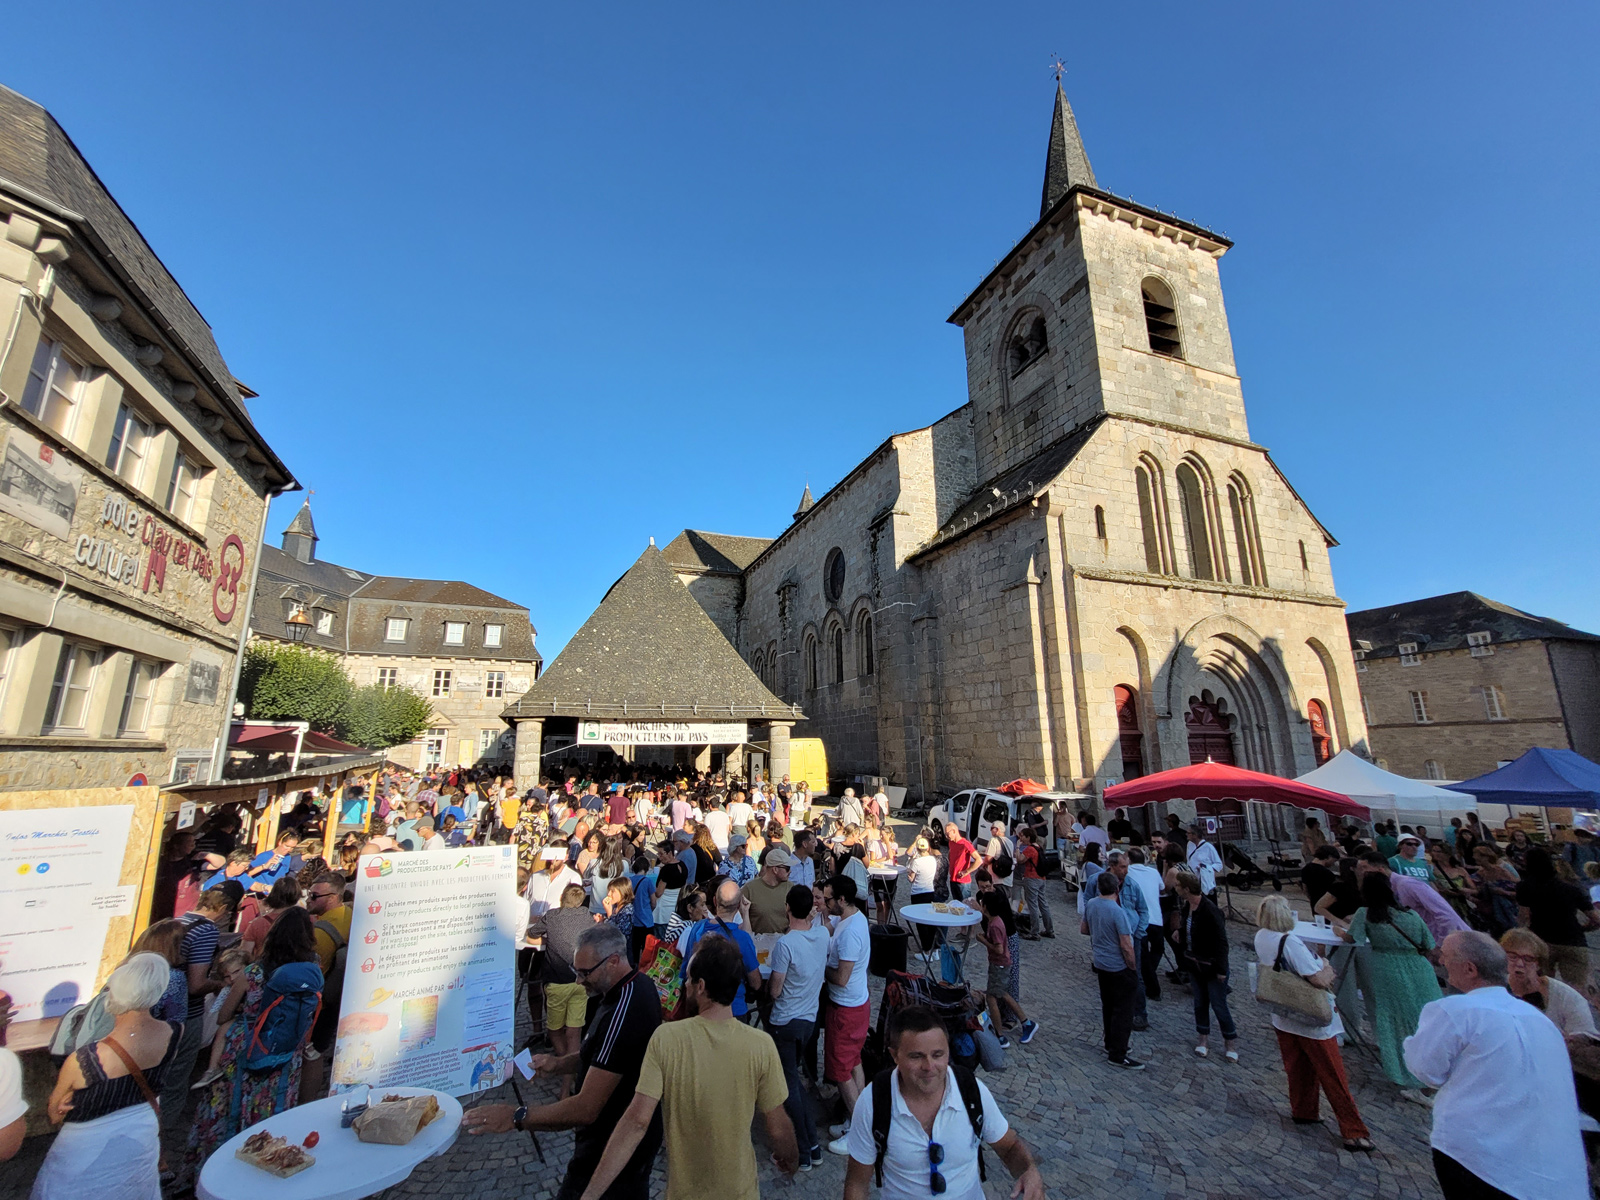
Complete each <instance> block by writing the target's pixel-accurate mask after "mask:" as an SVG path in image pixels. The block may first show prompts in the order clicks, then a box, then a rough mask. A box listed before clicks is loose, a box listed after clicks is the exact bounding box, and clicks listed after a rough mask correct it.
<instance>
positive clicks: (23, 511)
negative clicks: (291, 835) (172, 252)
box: [0, 89, 295, 790]
mask: <svg viewBox="0 0 1600 1200" xmlns="http://www.w3.org/2000/svg"><path fill="white" fill-rule="evenodd" d="M36 154H42V155H43V156H44V158H45V160H47V161H48V162H49V163H50V164H51V165H50V167H49V169H48V170H47V169H46V167H45V161H41V160H37V159H35V158H34V157H33V156H34V155H36ZM0 180H14V181H20V182H21V183H23V184H25V186H19V187H17V188H15V189H13V188H11V187H9V186H8V184H7V183H5V182H0V235H3V237H0V311H3V313H4V314H5V315H4V318H3V320H4V322H5V325H6V327H7V329H8V331H9V332H8V340H7V341H6V342H5V343H4V357H3V358H0V393H3V399H4V404H3V406H0V439H3V446H0V671H3V675H4V678H3V682H0V749H3V751H4V752H3V754H0V789H8V790H9V789H37V788H58V787H97V786H113V785H115V786H120V785H124V784H127V783H128V782H129V781H130V779H133V778H134V777H135V776H143V777H144V779H145V781H147V782H149V783H152V784H160V783H166V782H170V781H174V780H182V779H192V778H200V779H205V778H209V777H211V774H212V771H213V769H214V768H215V767H216V766H217V765H218V763H219V762H220V753H221V750H220V746H221V742H222V739H224V738H225V735H226V732H227V727H228V717H229V709H230V706H231V703H232V698H233V684H234V679H235V664H236V661H237V656H238V652H239V649H240V647H241V645H242V642H243V637H244V630H245V627H246V624H247V622H246V619H245V611H244V610H245V609H246V608H247V607H248V603H249V596H250V591H251V588H252V586H253V583H254V580H255V573H256V569H257V566H258V556H257V554H256V552H255V551H256V547H257V546H258V545H259V542H260V536H261V527H262V522H263V520H264V519H265V513H266V508H267V503H268V500H269V499H270V497H271V496H272V495H273V494H276V493H277V492H279V491H283V490H286V489H288V488H290V487H293V486H295V485H294V480H293V477H292V476H291V475H290V474H289V472H288V470H287V469H286V468H285V467H284V466H283V464H282V463H281V462H280V461H279V460H278V458H277V456H276V455H275V454H274V453H273V452H272V450H271V448H270V447H269V446H268V445H267V444H266V442H265V441H264V440H263V439H262V437H261V435H260V434H259V433H258V432H257V431H256V429H255V427H254V425H253V424H252V423H251V421H250V418H249V414H248V412H247V411H246V409H245V405H244V395H243V394H241V391H240V389H239V387H238V385H237V384H236V383H235V382H234V380H233V379H232V376H231V374H230V373H229V372H228V371H227V370H226V366H225V364H224V363H223V362H222V359H221V356H220V354H219V352H218V350H217V348H216V345H215V342H214V341H213V340H212V339H211V334H210V330H209V329H208V328H207V327H206V326H205V323H204V321H203V320H201V319H200V317H199V314H198V313H196V312H195V311H194V309H193V307H192V306H191V305H190V304H189V302H188V300H187V298H186V297H184V295H183V293H182V290H181V288H179V286H178V284H177V283H176V281H174V280H173V279H172V278H171V276H170V275H168V274H167V273H166V271H165V268H164V267H162V266H161V264H160V261H159V260H158V259H156V258H155V256H154V254H153V253H152V252H151V251H150V249H149V247H148V246H147V245H146V244H145V243H144V241H143V239H142V238H141V237H140V236H139V234H138V231H137V230H136V229H134V227H133V226H132V224H131V223H129V221H128V219H127V217H126V216H125V215H123V214H122V212H121V210H120V209H119V208H117V206H116V205H115V202H114V201H113V200H112V199H111V198H110V196H109V195H107V194H106V193H105V191H104V188H103V187H102V186H101V185H100V184H99V181H98V179H96V178H95V177H94V176H93V173H92V171H90V170H89V168H88V166H87V164H86V163H84V162H83V161H82V159H81V158H80V157H79V156H78V155H77V152H76V150H75V149H74V148H73V147H72V145H71V142H70V141H69V140H68V139H67V138H66V135H65V134H64V133H63V132H62V131H61V130H60V128H59V126H57V125H56V124H55V122H54V121H53V120H52V119H51V118H50V117H49V114H47V113H45V112H44V110H42V109H40V108H38V107H37V106H36V105H33V104H31V103H30V102H29V101H27V100H25V99H23V98H22V97H20V96H17V95H16V94H15V93H11V92H7V91H5V90H4V89H0Z"/></svg>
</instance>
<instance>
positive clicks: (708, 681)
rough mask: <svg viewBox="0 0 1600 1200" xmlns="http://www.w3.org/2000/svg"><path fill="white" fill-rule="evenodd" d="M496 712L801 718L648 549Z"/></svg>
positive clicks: (657, 554)
mask: <svg viewBox="0 0 1600 1200" xmlns="http://www.w3.org/2000/svg"><path fill="white" fill-rule="evenodd" d="M738 540H741V541H760V540H761V539H759V538H743V539H738ZM501 716H503V717H505V718H506V719H507V720H512V719H514V718H517V717H541V716H542V717H549V716H564V717H584V716H593V717H597V718H598V717H605V718H608V719H612V720H616V719H627V718H635V719H638V720H650V719H651V718H652V717H654V718H655V719H657V720H660V719H671V720H680V721H681V720H692V719H695V718H699V719H702V720H711V719H715V718H720V719H723V720H728V719H750V718H759V717H763V716H768V717H781V718H783V719H785V720H798V719H800V718H802V717H803V716H804V714H803V713H802V712H801V710H800V708H799V706H798V705H791V704H786V703H784V702H783V701H782V700H780V699H778V697H776V696H774V695H773V694H772V693H771V692H770V691H768V690H767V688H766V685H765V684H763V683H762V682H761V680H760V679H759V678H758V677H757V676H756V673H755V672H754V671H752V670H751V669H750V666H749V664H747V663H746V662H745V661H744V659H742V658H740V657H739V652H738V651H737V650H735V649H734V648H733V646H732V645H731V644H730V643H729V642H728V639H727V638H726V637H724V636H723V634H722V631H721V630H720V629H718V628H717V627H716V626H715V625H713V624H712V623H711V618H710V617H708V616H707V615H706V612H705V609H703V608H701V607H700V605H699V603H698V602H697V601H696V600H695V599H694V597H693V596H691V595H690V594H689V589H688V588H686V587H684V586H683V584H682V583H681V582H679V580H678V577H677V576H676V575H675V574H673V570H672V567H671V566H670V565H669V564H668V562H667V559H666V556H665V555H664V554H663V553H662V551H660V550H658V549H657V548H656V547H655V546H651V547H649V548H648V549H647V550H645V552H644V553H643V554H641V555H640V556H639V559H638V561H637V562H635V563H634V564H633V566H631V567H629V568H628V570H627V573H626V574H624V575H623V576H622V578H621V579H619V580H617V582H616V583H614V584H612V585H611V590H610V591H608V592H607V593H606V594H605V597H604V599H602V600H601V601H600V606H599V607H598V608H596V609H595V610H594V612H593V613H591V614H590V616H589V619H588V620H587V621H585V622H584V623H583V628H582V629H580V630H578V632H577V633H575V634H574V635H573V637H572V640H571V641H570V642H568V643H567V645H566V647H565V648H564V649H563V650H562V651H561V653H560V654H558V655H556V659H555V661H554V662H553V663H551V664H550V666H549V669H548V670H546V671H545V672H544V674H543V675H541V676H540V677H539V679H538V682H536V683H535V684H534V685H533V686H532V687H531V688H529V689H528V690H527V691H526V692H525V693H523V695H522V696H520V697H519V698H518V699H517V700H515V701H513V702H512V703H511V704H508V705H507V706H506V707H505V710H504V711H503V712H502V713H501Z"/></svg>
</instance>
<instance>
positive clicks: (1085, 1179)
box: [390, 882, 1440, 1200]
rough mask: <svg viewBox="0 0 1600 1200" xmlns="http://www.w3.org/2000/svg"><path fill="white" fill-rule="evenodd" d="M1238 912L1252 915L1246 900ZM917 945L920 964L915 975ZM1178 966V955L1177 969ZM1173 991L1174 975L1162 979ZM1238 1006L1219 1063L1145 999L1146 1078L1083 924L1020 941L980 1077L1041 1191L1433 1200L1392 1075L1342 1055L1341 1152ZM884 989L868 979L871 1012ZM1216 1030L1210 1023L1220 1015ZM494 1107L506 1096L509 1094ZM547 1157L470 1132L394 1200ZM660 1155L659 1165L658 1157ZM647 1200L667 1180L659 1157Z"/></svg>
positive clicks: (1003, 1184)
mask: <svg viewBox="0 0 1600 1200" xmlns="http://www.w3.org/2000/svg"><path fill="white" fill-rule="evenodd" d="M1048 886H1049V887H1050V889H1051V891H1050V899H1051V900H1052V901H1053V902H1055V903H1054V907H1055V908H1056V909H1057V911H1061V910H1066V911H1067V912H1069V913H1070V912H1072V901H1071V900H1070V899H1062V896H1063V893H1062V885H1061V884H1060V883H1059V882H1052V883H1050V884H1049V885H1048ZM1242 907H1244V908H1245V909H1247V910H1253V909H1254V902H1253V900H1248V899H1247V900H1245V902H1244V903H1243V905H1242ZM1229 932H1230V934H1231V935H1232V938H1231V940H1232V942H1233V944H1234V947H1235V951H1234V958H1233V962H1234V964H1235V967H1236V969H1238V970H1239V972H1240V974H1239V978H1240V981H1241V983H1242V981H1243V979H1244V978H1245V976H1244V974H1243V971H1242V965H1243V963H1245V962H1247V961H1249V960H1250V959H1252V958H1253V957H1254V952H1253V951H1252V950H1248V949H1240V947H1242V946H1244V945H1246V944H1247V943H1248V942H1249V941H1250V939H1251V937H1252V936H1253V934H1254V927H1253V926H1246V925H1242V924H1231V925H1230V926H1229ZM919 964H920V959H919V958H917V957H916V956H915V953H914V952H913V963H912V964H911V966H912V969H913V970H917V969H920V966H919ZM1169 965H1170V960H1169ZM967 968H968V971H967V975H968V980H969V982H972V983H974V984H976V985H979V986H981V984H982V982H983V970H984V967H983V960H982V948H981V947H978V946H975V947H974V949H973V951H972V952H970V953H969V954H968V956H967ZM1163 982H1165V981H1163ZM1239 986H1240V985H1239V984H1236V991H1235V993H1234V995H1233V997H1232V1000H1233V1004H1232V1008H1233V1012H1234V1016H1235V1019H1236V1021H1237V1022H1238V1025H1239V1031H1240V1038H1241V1042H1240V1062H1239V1064H1238V1065H1237V1066H1229V1065H1225V1064H1224V1063H1223V1062H1222V1061H1221V1053H1220V1049H1221V1038H1220V1036H1219V1035H1217V1034H1216V1033H1215V1032H1213V1041H1214V1044H1215V1045H1216V1047H1217V1049H1216V1051H1215V1052H1214V1056H1213V1057H1212V1058H1211V1059H1208V1060H1201V1059H1198V1058H1196V1057H1195V1056H1194V1054H1193V1053H1192V1050H1193V1047H1194V1013H1193V1010H1192V1008H1191V1006H1190V999H1189V994H1188V991H1187V989H1184V988H1174V987H1171V986H1166V987H1165V990H1164V991H1163V993H1162V996H1163V998H1162V999H1161V1000H1160V1001H1159V1002H1153V1003H1151V1005H1150V1030H1149V1032H1147V1033H1138V1034H1135V1035H1134V1045H1133V1053H1134V1056H1135V1057H1136V1058H1139V1059H1141V1060H1143V1061H1146V1062H1148V1063H1149V1069H1148V1070H1145V1071H1143V1072H1138V1073H1129V1072H1124V1071H1121V1070H1119V1069H1117V1068H1114V1067H1111V1066H1109V1065H1107V1063H1106V1061H1105V1054H1104V1052H1103V1050H1102V1049H1101V1036H1100V999H1099V990H1098V988H1097V987H1096V984H1095V981H1094V977H1093V975H1092V974H1091V972H1090V968H1089V953H1088V939H1087V938H1083V937H1080V936H1079V934H1078V932H1077V925H1076V919H1075V918H1074V919H1073V920H1072V921H1071V922H1070V924H1069V923H1068V922H1066V921H1063V922H1062V923H1061V925H1060V926H1058V929H1057V937H1056V940H1054V941H1039V942H1024V943H1023V970H1022V996H1023V1005H1024V1007H1025V1008H1026V1009H1027V1011H1028V1013H1029V1015H1030V1016H1032V1017H1035V1018H1037V1019H1038V1020H1039V1021H1040V1022H1041V1024H1042V1026H1043V1027H1042V1028H1041V1030H1040V1031H1039V1034H1038V1036H1036V1037H1035V1038H1034V1040H1033V1041H1032V1042H1031V1043H1030V1044H1028V1045H1027V1046H1021V1045H1014V1046H1013V1047H1012V1049H1011V1051H1010V1052H1009V1054H1008V1055H1007V1059H1008V1062H1007V1068H1006V1070H1004V1071H1001V1072H995V1073H989V1072H980V1073H979V1075H980V1078H982V1079H983V1080H984V1081H985V1082H986V1083H987V1084H988V1086H989V1087H990V1088H991V1089H992V1090H993V1092H994V1094H995V1097H996V1099H997V1100H998V1101H999V1103H1000V1106H1001V1108H1002V1109H1003V1110H1004V1112H1005V1114H1006V1116H1007V1117H1008V1119H1009V1120H1010V1121H1011V1122H1012V1124H1013V1125H1014V1127H1015V1128H1016V1129H1017V1130H1018V1132H1019V1133H1020V1134H1021V1136H1022V1137H1023V1138H1025V1139H1026V1140H1027V1142H1028V1144H1029V1145H1030V1146H1032V1147H1033V1151H1034V1155H1035V1157H1036V1158H1037V1159H1038V1160H1039V1162H1040V1165H1041V1170H1042V1171H1043V1174H1044V1180H1045V1187H1046V1191H1047V1193H1048V1194H1049V1195H1050V1196H1051V1197H1052V1198H1056V1200H1075V1198H1077V1197H1095V1198H1099V1197H1106V1198H1107V1200H1111V1198H1114V1200H1147V1198H1158V1200H1179V1198H1180V1197H1184V1198H1190V1197H1193V1198H1201V1197H1203V1198H1205V1200H1257V1198H1259V1200H1267V1198H1269V1197H1270V1198H1272V1200H1289V1198H1292V1197H1313V1196H1314V1197H1318V1198H1319V1200H1325V1198H1326V1197H1330V1196H1350V1197H1378V1196H1381V1197H1385V1198H1396V1200H1398V1198H1410V1197H1430V1198H1431V1197H1437V1196H1438V1195H1439V1194H1440V1193H1439V1189H1438V1186H1437V1184H1436V1183H1435V1181H1434V1176H1433V1166H1432V1161H1431V1158H1430V1152H1429V1149H1428V1129H1429V1120H1430V1113H1429V1111H1428V1110H1426V1109H1423V1108H1420V1107H1418V1106H1417V1105H1415V1104H1411V1103H1409V1102H1407V1101H1405V1100H1402V1099H1400V1098H1399V1095H1398V1093H1397V1090H1396V1089H1395V1088H1394V1087H1393V1086H1392V1085H1391V1084H1390V1083H1388V1081H1387V1080H1385V1079H1384V1078H1383V1075H1382V1073H1381V1071H1380V1070H1379V1069H1378V1063H1377V1057H1376V1054H1375V1053H1373V1052H1370V1051H1366V1050H1363V1049H1361V1048H1359V1047H1347V1048H1346V1050H1345V1066H1346V1069H1347V1071H1348V1072H1349V1075H1350V1081H1351V1086H1352V1088H1353V1090H1354V1093H1355V1097H1356V1103H1357V1104H1358V1105H1359V1107H1360V1109H1361V1114H1362V1117H1363V1119H1364V1120H1365V1121H1366V1122H1367V1125H1368V1126H1369V1127H1370V1128H1371V1130H1372V1138H1373V1141H1374V1142H1376V1143H1377V1146H1378V1150H1377V1153H1376V1154H1371V1155H1361V1154H1350V1153H1347V1152H1346V1151H1344V1150H1343V1149H1341V1147H1340V1143H1339V1137H1338V1128H1337V1126H1336V1125H1335V1124H1334V1121H1333V1116H1332V1113H1331V1111H1329V1110H1328V1108H1327V1106H1326V1104H1324V1106H1323V1115H1324V1118H1325V1121H1326V1124H1325V1125H1324V1126H1297V1125H1295V1124H1293V1123H1292V1122H1291V1121H1290V1120H1289V1105H1288V1098H1287V1096H1288V1093H1287V1088H1286V1085H1285V1081H1284V1075H1283V1066H1282V1063H1281V1061H1280V1059H1279V1057H1278V1047H1277V1041H1276V1039H1275V1038H1274V1036H1273V1033H1272V1028H1271V1026H1270V1025H1269V1023H1268V1022H1267V1020H1266V1017H1265V1016H1264V1014H1263V1012H1262V1011H1258V1008H1259V1006H1257V1005H1256V1003H1255V1002H1254V1001H1253V1000H1251V999H1250V998H1249V997H1248V995H1244V994H1241V992H1240V991H1239V990H1237V989H1238V988H1239ZM881 993H882V981H881V980H878V979H873V980H872V1001H873V1014H874V1016H876V1014H877V1004H878V999H879V997H880V995H881ZM1213 1024H1215V1022H1213ZM500 1092H503V1093H504V1095H503V1096H502V1095H501V1094H500V1093H492V1094H491V1095H490V1097H489V1101H488V1102H504V1103H512V1102H513V1101H512V1098H511V1094H510V1088H509V1087H506V1088H502V1089H500ZM553 1092H554V1084H553V1083H550V1084H546V1083H543V1082H540V1081H535V1082H534V1083H533V1084H531V1085H524V1087H523V1093H524V1096H526V1097H527V1099H528V1100H529V1102H530V1103H537V1102H539V1101H540V1100H542V1099H544V1098H546V1097H547V1095H549V1094H553ZM755 1136H756V1137H757V1142H758V1155H757V1158H758V1161H759V1162H761V1163H762V1164H763V1170H762V1179H761V1183H762V1193H763V1195H766V1196H769V1197H787V1196H792V1197H795V1200H811V1198H813V1197H815V1198H821V1197H831V1198H835V1200H836V1198H837V1197H839V1196H841V1195H842V1194H843V1190H844V1161H845V1160H844V1159H842V1158H839V1157H836V1156H835V1155H832V1154H828V1155H826V1156H825V1157H826V1161H825V1162H824V1163H823V1165H822V1166H821V1167H820V1168H819V1169H817V1170H814V1171H810V1172H805V1173H801V1174H800V1175H798V1176H796V1180H795V1182H794V1183H793V1184H792V1185H791V1184H788V1183H785V1182H784V1181H783V1177H782V1176H781V1175H780V1174H779V1173H778V1172H777V1171H776V1170H775V1169H774V1168H772V1167H771V1166H770V1164H768V1163H767V1155H766V1152H765V1150H761V1149H759V1144H760V1141H761V1139H760V1134H759V1131H758V1132H757V1133H756V1135H755ZM539 1140H540V1143H541V1145H542V1146H543V1147H544V1152H545V1157H546V1159H547V1160H548V1162H547V1163H544V1164H541V1163H540V1162H539V1160H538V1158H537V1157H536V1156H535V1155H534V1153H533V1148H532V1146H531V1145H530V1143H529V1140H528V1138H527V1136H526V1135H525V1134H517V1135H506V1136H504V1137H485V1138H464V1139H462V1140H461V1141H460V1142H458V1143H457V1145H456V1146H455V1147H454V1149H452V1150H451V1151H450V1152H449V1153H448V1154H446V1155H444V1156H443V1157H441V1158H437V1159H434V1160H432V1161H430V1162H428V1163H425V1164H424V1165H423V1166H422V1167H420V1168H418V1170H417V1171H416V1172H415V1173H414V1174H413V1175H412V1177H411V1178H410V1179H409V1180H407V1181H406V1183H404V1184H402V1185H400V1186H399V1187H397V1188H394V1189H393V1190H392V1191H391V1193H390V1196H391V1197H396V1196H419V1197H422V1196H440V1195H444V1196H455V1195H460V1196H472V1197H474V1198H481V1200H501V1198H504V1200H513V1198H516V1200H548V1198H549V1197H551V1196H554V1194H555V1191H556V1189H557V1188H558V1187H559V1186H560V1183H561V1178H562V1173H563V1172H564V1170H565V1164H566V1161H567V1157H568V1155H569V1154H570V1152H571V1146H572V1136H571V1134H565V1133H550V1134H541V1135H540V1139H539ZM663 1158H664V1156H663ZM988 1159H989V1170H990V1179H989V1184H988V1194H989V1196H991V1197H996V1198H999V1197H1006V1196H1009V1195H1010V1192H1011V1184H1010V1182H1009V1179H1008V1177H1007V1173H1006V1170H1005V1168H1004V1166H1002V1165H1000V1164H999V1163H998V1162H996V1161H995V1160H994V1157H993V1155H989V1156H988ZM657 1177H658V1178H657V1183H658V1186H657V1187H656V1188H655V1189H653V1194H655V1195H661V1194H662V1187H663V1186H664V1180H665V1175H664V1172H663V1163H662V1161H661V1160H659V1159H658V1161H657Z"/></svg>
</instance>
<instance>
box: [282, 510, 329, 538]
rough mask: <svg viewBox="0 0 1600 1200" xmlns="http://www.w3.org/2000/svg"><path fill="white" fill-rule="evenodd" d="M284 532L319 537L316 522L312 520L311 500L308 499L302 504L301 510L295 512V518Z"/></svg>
mask: <svg viewBox="0 0 1600 1200" xmlns="http://www.w3.org/2000/svg"><path fill="white" fill-rule="evenodd" d="M284 533H303V534H305V536H306V537H308V538H315V539H316V540H318V541H320V540H321V539H320V538H317V527H316V524H315V523H314V522H313V521H312V520H311V501H310V500H307V501H306V502H305V503H304V504H302V505H301V506H300V511H299V512H297V513H295V515H294V520H292V521H290V522H289V528H287V529H285V530H284Z"/></svg>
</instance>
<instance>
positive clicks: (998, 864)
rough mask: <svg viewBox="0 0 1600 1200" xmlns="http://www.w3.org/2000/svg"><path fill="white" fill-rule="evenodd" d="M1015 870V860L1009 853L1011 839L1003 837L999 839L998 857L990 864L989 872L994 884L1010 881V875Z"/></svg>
mask: <svg viewBox="0 0 1600 1200" xmlns="http://www.w3.org/2000/svg"><path fill="white" fill-rule="evenodd" d="M1016 869H1017V860H1016V859H1015V858H1014V857H1013V856H1012V853H1011V839H1010V838H1008V837H1003V838H1001V839H1000V857H999V858H997V859H995V860H994V862H993V863H991V864H990V870H991V872H992V873H993V875H994V877H995V880H996V882H998V881H999V880H1002V879H1010V878H1011V873H1012V872H1013V871H1015V870H1016Z"/></svg>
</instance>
